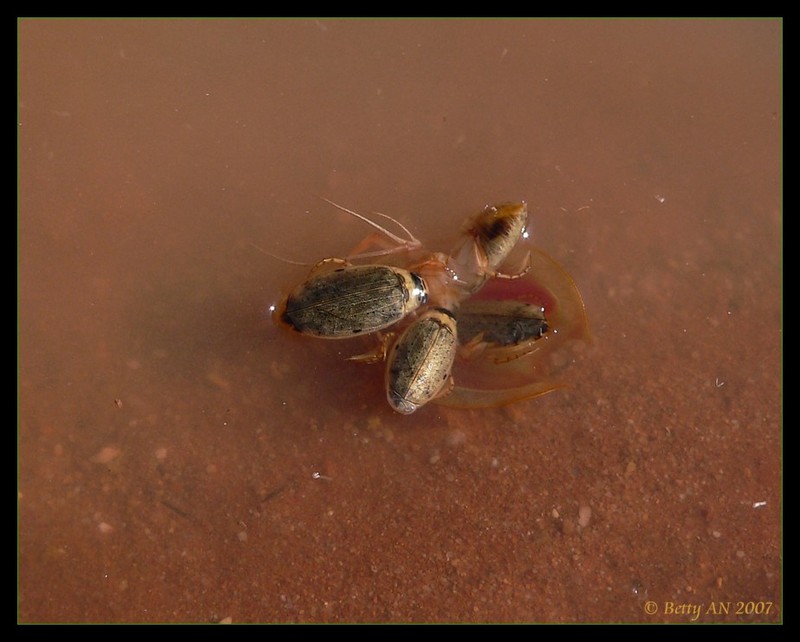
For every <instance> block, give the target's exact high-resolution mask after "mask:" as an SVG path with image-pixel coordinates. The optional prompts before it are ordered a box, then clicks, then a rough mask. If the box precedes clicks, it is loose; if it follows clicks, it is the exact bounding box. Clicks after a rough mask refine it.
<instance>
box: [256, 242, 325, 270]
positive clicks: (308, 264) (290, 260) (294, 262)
mask: <svg viewBox="0 0 800 642" xmlns="http://www.w3.org/2000/svg"><path fill="white" fill-rule="evenodd" d="M250 245H252V246H253V247H254V248H255V249H257V250H258V251H259V252H261V253H262V254H266V255H267V256H269V257H272V258H273V259H278V260H279V261H283V262H284V263H289V264H290V265H302V266H304V267H311V266H312V265H313V264H312V263H303V262H301V261H292V259H287V258H285V257H283V256H278V255H277V254H273V253H272V252H270V251H268V250H265V249H264V248H263V247H259V246H258V245H256V244H255V243H253V242H251V243H250Z"/></svg>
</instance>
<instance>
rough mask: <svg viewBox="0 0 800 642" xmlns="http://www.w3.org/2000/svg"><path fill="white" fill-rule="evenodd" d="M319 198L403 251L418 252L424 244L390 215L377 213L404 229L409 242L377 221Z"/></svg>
mask: <svg viewBox="0 0 800 642" xmlns="http://www.w3.org/2000/svg"><path fill="white" fill-rule="evenodd" d="M319 198H321V199H322V200H323V201H325V202H326V203H328V204H330V205H333V206H334V207H335V208H336V209H338V210H341V211H342V212H346V213H347V214H350V215H351V216H355V217H356V218H358V219H361V220H362V221H364V222H365V223H367V224H368V225H371V226H372V227H374V228H375V229H376V230H378V231H379V232H380V233H381V234H383V235H384V236H386V237H387V238H389V239H391V240H392V241H394V242H395V243H397V245H398V246H399V247H400V248H402V249H406V250H416V249H417V248H418V247H420V246H421V245H422V243H421V242H420V241H419V239H417V238H415V237H414V235H413V234H412V233H411V232H410V231H409V229H408V228H407V227H406V226H405V225H403V224H402V223H401V222H400V221H398V220H397V219H395V218H392V217H391V216H389V215H388V214H383V213H381V212H375V214H377V215H378V216H382V217H383V218H386V219H389V220H390V221H391V222H392V223H394V224H395V225H397V226H398V227H399V228H400V229H402V230H403V232H405V233H406V234H407V235H408V240H406V239H403V238H401V237H399V236H397V234H394V233H392V232H390V231H389V230H387V229H386V228H385V227H383V226H382V225H378V224H377V223H376V222H375V221H373V220H370V219H368V218H367V217H366V216H364V215H363V214H359V213H358V212H354V211H353V210H350V209H347V208H346V207H344V206H342V205H339V204H338V203H334V202H333V201H332V200H330V199H327V198H325V197H324V196H320V197H319ZM395 251H396V250H395ZM386 253H387V252H386V251H380V252H374V253H373V252H369V253H364V254H360V255H359V256H362V257H364V256H379V255H381V254H386Z"/></svg>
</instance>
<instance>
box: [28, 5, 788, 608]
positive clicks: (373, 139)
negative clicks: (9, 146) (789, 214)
mask: <svg viewBox="0 0 800 642" xmlns="http://www.w3.org/2000/svg"><path fill="white" fill-rule="evenodd" d="M19 37H20V51H19V56H20V92H19V93H20V96H19V98H20V103H19V147H20V151H19V156H20V185H19V195H20V210H19V292H20V294H19V328H20V329H19V362H20V384H19V593H20V595H19V598H20V602H19V619H20V620H21V621H25V622H43V621H50V622H64V621H69V622H77V621H80V622H84V621H113V622H120V621H135V622H159V621H170V622H172V621H183V622H214V621H221V620H228V619H229V620H231V621H233V622H282V621H298V622H339V621H354V622H364V621H380V622H407V621H415V622H416V621H435V622H440V621H443V622H455V621H502V622H512V621H513V622H519V621H536V622H540V621H556V622H571V621H576V622H586V621H626V622H628V621H630V622H651V621H667V622H684V621H689V620H691V619H697V620H699V621H706V622H711V621H726V622H743V621H778V620H780V619H781V618H782V610H781V599H782V598H781V593H780V587H781V571H782V563H781V534H780V525H781V501H782V499H781V494H780V489H781V484H780V466H781V457H780V430H781V385H780V384H781V375H780V363H781V341H782V337H781V328H782V311H781V223H782V218H781V210H780V207H781V200H780V193H781V190H780V188H781V185H780V181H781V173H780V168H781V165H780V140H781V113H780V108H781V93H780V92H781V72H780V55H781V24H780V22H779V21H775V20H737V21H681V20H679V21H649V20H640V21H616V20H603V21H557V20H494V21H484V20H480V21H478V20H465V21H457V20H445V21H433V20H431V21H417V20H391V21H365V20H358V21H347V20H323V21H315V20H297V21H293V20H247V21H239V20H223V21H218V20H201V21H139V20H79V21H75V20H23V21H22V22H21V23H20V27H19ZM320 196H323V197H326V198H330V199H332V200H334V201H337V202H339V203H342V204H344V205H347V206H348V207H352V208H354V209H357V210H359V211H363V212H369V211H371V210H380V211H382V212H386V213H390V214H392V215H394V216H395V217H397V218H399V219H401V220H402V221H403V222H404V223H405V224H407V225H408V226H409V227H410V228H411V229H413V230H414V232H415V233H416V234H417V236H419V237H420V238H421V239H423V240H424V241H425V243H426V244H427V245H428V246H429V247H432V248H434V249H446V248H447V247H449V245H450V244H451V243H452V241H454V240H455V238H456V237H457V236H458V233H459V225H460V224H461V221H462V220H463V219H464V218H465V217H466V216H467V215H469V214H471V213H473V212H475V211H476V210H477V209H479V208H480V207H482V206H483V205H484V204H485V203H491V202H498V201H504V200H512V199H513V200H516V199H524V200H527V201H528V202H529V204H530V210H531V224H532V225H531V227H532V230H533V234H534V238H535V242H536V244H537V245H538V246H539V247H541V248H543V249H544V250H545V251H547V252H548V253H550V254H551V255H553V256H554V257H555V258H557V259H558V260H559V261H561V262H562V263H563V264H564V265H565V266H566V267H567V269H569V271H570V272H571V273H572V274H573V276H574V278H575V280H576V282H577V283H578V285H579V287H580V289H581V292H582V294H583V296H584V298H585V301H586V306H587V310H588V313H589V317H590V320H591V324H592V331H593V335H594V343H593V344H592V346H591V347H590V348H589V349H588V350H584V351H583V352H582V353H580V354H579V355H578V356H576V358H575V360H574V363H572V364H570V365H569V367H568V368H566V370H565V373H566V375H567V379H568V380H569V382H570V383H571V387H570V388H568V389H566V390H564V391H558V392H554V393H552V394H550V395H547V396H545V397H542V398H539V399H535V400H532V401H529V402H524V403H520V404H517V405H513V406H510V407H508V408H501V409H495V410H481V411H478V410H463V409H461V410H460V409H454V408H445V407H441V406H428V407H426V408H424V409H423V410H421V411H419V412H418V413H416V414H414V415H411V416H408V417H406V416H400V415H397V414H395V413H393V412H392V411H391V410H390V409H389V407H388V405H387V404H386V402H385V398H384V393H383V387H382V386H383V384H382V373H381V369H380V367H377V368H375V367H369V366H364V365H363V364H356V363H351V362H345V361H343V359H342V355H341V354H340V353H342V354H349V351H348V350H347V349H346V348H344V347H343V346H342V345H331V344H330V343H328V342H317V341H312V340H303V339H300V338H296V337H290V336H289V335H288V334H286V333H284V332H282V331H279V330H278V329H277V328H275V327H274V326H273V324H272V323H271V322H270V320H269V318H268V313H267V310H268V306H269V305H270V304H271V303H274V302H275V301H276V300H277V299H278V298H279V296H280V295H281V293H282V292H284V291H285V290H286V288H287V287H289V286H291V285H293V284H294V283H296V282H298V281H299V280H302V278H303V277H304V275H305V273H306V271H307V269H306V268H303V267H298V266H295V265H291V264H288V263H284V262H280V261H276V260H275V259H272V258H270V257H269V256H265V255H264V254H263V253H260V252H259V251H257V250H256V249H255V248H253V246H252V245H251V243H255V244H257V245H259V246H260V247H262V248H264V249H266V250H267V251H269V252H273V253H277V254H280V255H282V256H285V257H286V258H289V259H292V260H295V261H301V262H308V263H313V262H315V261H317V260H318V259H320V258H323V257H325V256H334V255H340V254H342V253H343V252H345V251H347V250H348V249H349V248H351V247H352V246H353V245H354V244H355V243H357V242H358V241H359V240H360V239H361V238H362V237H363V236H364V235H365V234H366V230H365V229H364V227H363V225H362V224H360V223H359V222H357V221H355V220H353V219H351V218H349V217H347V216H345V215H343V214H341V213H340V212H337V211H336V210H334V209H333V208H331V207H330V206H328V205H327V204H325V203H324V202H323V201H321V200H320V199H319V197H320ZM739 603H741V604H742V606H740V605H739ZM751 603H752V604H751ZM724 605H728V609H729V610H728V612H726V611H724V610H723V606H724ZM748 605H750V606H748ZM695 615H696V618H695Z"/></svg>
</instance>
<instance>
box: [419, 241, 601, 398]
mask: <svg viewBox="0 0 800 642" xmlns="http://www.w3.org/2000/svg"><path fill="white" fill-rule="evenodd" d="M530 266H531V268H530V270H529V271H528V273H527V274H526V275H525V276H523V277H521V278H519V279H516V280H513V281H507V280H502V279H492V280H491V281H489V282H487V283H486V285H485V286H484V287H483V288H482V289H481V291H480V292H479V293H478V294H477V295H475V298H474V300H476V301H478V300H479V301H496V302H498V303H504V302H506V301H518V302H524V303H529V304H532V305H534V306H536V307H539V308H541V309H543V311H544V317H545V319H546V324H547V327H548V329H547V331H546V332H544V333H542V334H537V333H535V332H534V333H532V334H531V335H530V336H527V337H525V338H522V339H521V340H519V341H516V342H511V343H509V344H506V345H502V344H501V342H497V343H494V344H492V343H489V345H488V346H487V349H485V350H482V351H478V352H477V353H474V352H473V353H470V352H469V351H468V352H467V354H466V355H459V356H458V357H457V358H456V360H455V363H454V365H453V379H454V381H455V386H454V388H453V390H452V392H450V394H448V395H445V396H441V397H438V398H437V399H435V402H436V403H440V404H442V405H445V406H456V407H460V408H491V407H496V406H503V405H507V404H510V403H514V402H517V401H522V400H525V399H531V398H533V397H537V396H539V395H543V394H545V393H548V392H551V391H553V390H556V389H558V388H561V387H563V385H564V384H562V383H560V382H558V381H556V380H554V378H553V373H552V370H553V367H552V363H551V361H552V359H551V357H552V356H553V355H554V354H555V353H557V352H558V351H560V350H563V349H565V348H567V346H568V345H569V344H570V343H571V342H573V341H576V340H577V341H584V342H588V341H589V340H590V333H589V323H588V319H587V317H586V310H585V308H584V305H583V300H582V298H581V295H580V293H579V292H578V288H577V287H576V285H575V282H574V281H573V280H572V277H571V276H570V275H569V274H568V273H567V272H566V270H565V269H564V268H563V267H562V266H561V265H560V264H559V263H558V262H557V261H555V260H554V259H553V258H551V257H550V256H548V255H547V254H545V253H544V252H542V251H540V250H531V252H530Z"/></svg>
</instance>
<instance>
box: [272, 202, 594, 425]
mask: <svg viewBox="0 0 800 642" xmlns="http://www.w3.org/2000/svg"><path fill="white" fill-rule="evenodd" d="M328 202H330V201H328ZM332 204H333V203H332ZM334 205H335V204H334ZM336 207H339V208H340V209H342V210H344V211H345V212H348V213H350V214H352V215H354V216H357V217H358V218H360V219H362V220H364V221H366V222H367V223H369V224H370V225H372V226H373V227H375V228H377V229H378V231H379V232H381V234H382V235H383V236H382V237H376V236H375V235H373V236H371V237H369V239H368V240H367V241H366V242H364V243H362V244H360V245H359V246H358V251H355V252H354V253H353V254H351V255H350V256H349V257H348V258H347V259H333V258H331V259H325V260H323V261H321V262H320V263H318V264H317V265H316V266H315V267H314V268H313V269H312V270H311V273H310V274H309V276H308V277H307V278H306V280H305V281H304V282H303V283H301V284H299V285H298V286H297V287H295V288H294V289H293V290H292V291H291V292H290V293H289V294H288V295H287V296H286V297H284V299H283V300H282V301H281V303H280V304H279V305H278V306H277V307H276V309H275V318H276V319H277V320H278V321H279V322H280V323H281V324H282V325H284V326H287V327H289V328H291V329H293V330H295V331H297V332H299V333H301V334H304V335H308V336H314V337H319V338H326V339H344V338H352V337H356V336H362V335H365V334H371V333H377V334H378V335H379V336H380V337H381V342H380V346H379V347H378V348H377V349H376V350H374V351H372V352H369V353H367V354H366V355H358V356H356V357H351V358H355V359H359V360H363V361H378V360H382V359H386V364H387V365H386V375H385V379H386V390H387V398H388V399H389V403H390V405H391V406H392V407H393V408H394V409H395V410H397V411H398V412H401V413H403V414H409V413H411V412H414V411H415V410H416V409H417V408H419V407H421V406H422V405H424V404H426V403H427V402H429V401H431V400H435V401H437V402H440V403H443V404H446V405H454V406H462V407H485V406H494V405H502V404H505V403H510V402H513V401H517V400H520V399H525V398H529V397H532V396H536V395H539V394H544V393H545V392H548V391H550V390H553V389H556V388H557V387H559V386H558V384H553V383H550V382H549V379H546V378H540V377H539V372H538V371H539V365H540V363H541V362H542V361H543V358H544V357H545V356H546V355H548V354H549V353H551V352H552V351H553V348H554V347H557V346H559V345H560V344H563V342H564V341H563V340H562V339H569V338H583V337H582V335H585V333H586V332H587V330H586V324H585V313H584V311H583V303H582V301H581V300H580V295H579V294H578V291H577V288H575V287H574V283H573V282H572V280H571V278H570V277H569V275H568V274H566V272H565V271H564V270H563V268H561V266H559V265H558V264H557V263H555V261H553V260H552V259H549V257H546V255H543V254H542V253H539V252H536V251H533V252H531V251H528V252H527V253H526V256H525V258H524V260H523V261H522V263H521V264H520V265H521V267H520V268H519V269H516V270H515V271H512V272H511V273H505V272H503V271H502V269H501V268H502V266H503V264H504V262H505V261H506V259H507V258H508V257H509V255H510V254H511V251H512V250H513V249H514V247H515V246H516V245H517V242H518V241H519V240H520V239H522V238H526V236H527V235H526V232H525V225H526V222H527V206H526V205H525V203H506V204H503V205H500V206H488V207H486V208H484V209H483V210H482V211H481V212H479V213H478V214H477V215H476V216H473V217H470V218H469V219H468V220H467V222H466V223H465V225H464V227H463V229H462V236H461V238H460V239H459V241H458V243H457V244H456V245H455V247H454V248H453V249H452V250H451V252H450V253H449V254H445V253H441V252H425V251H422V250H421V249H420V248H421V243H420V242H419V241H418V240H417V239H415V238H414V236H413V235H412V234H411V233H410V232H409V231H408V230H407V229H406V228H405V227H404V226H402V224H400V223H398V222H397V221H395V223H397V224H398V225H399V226H400V227H401V228H402V229H403V231H404V232H405V233H406V234H407V236H408V239H402V238H400V237H398V236H396V235H394V234H392V233H391V232H389V231H388V230H386V229H385V228H383V227H382V226H380V225H378V224H377V223H375V222H374V221H371V220H370V219H367V218H366V217H364V216H362V215H360V214H357V213H355V212H353V211H351V210H348V209H346V208H342V207H341V206H338V205H336ZM381 216H385V217H386V218H388V219H390V220H392V221H394V219H391V217H388V216H386V215H381ZM386 239H388V241H389V242H388V243H387V242H386ZM367 243H371V244H375V245H378V246H379V249H377V250H374V251H364V248H365V247H366V246H367ZM400 252H406V253H407V255H405V256H404V261H403V267H398V266H393V265H388V263H389V260H388V258H382V259H379V261H383V262H372V263H369V264H353V263H352V261H359V260H364V259H366V258H374V257H388V256H390V255H396V254H398V253H400ZM420 252H422V256H420ZM384 262H385V263H386V264H384ZM395 262H396V261H395ZM550 279H552V280H553V282H554V284H555V285H554V290H555V291H554V292H552V293H550V295H549V298H548V296H544V298H542V296H539V297H538V298H537V297H536V296H534V297H533V299H531V296H530V291H533V292H538V294H539V295H541V294H542V293H544V292H547V288H546V287H545V286H541V287H537V286H540V285H541V283H540V282H542V281H548V280H550ZM515 283H519V286H517V285H513V284H515ZM498 284H502V286H503V288H504V290H503V291H502V292H501V291H500V290H499V289H498ZM487 285H488V286H491V287H484V286H487ZM511 285H513V287H510V286H511ZM486 292H488V293H489V294H488V295H486V294H485V293H486ZM476 293H478V296H476ZM526 297H527V299H529V300H526ZM545 300H546V302H547V304H546V306H545V305H544V304H543V303H544V301H545ZM426 303H427V304H428V305H429V306H431V307H428V308H425V307H424V306H425V305H426ZM546 308H548V310H547V318H545V314H544V312H545V309H546ZM409 315H412V316H416V315H418V316H417V318H416V319H415V320H413V321H412V322H411V324H410V325H408V327H406V328H405V329H403V328H402V326H403V325H404V319H405V318H406V317H408V316H409ZM457 317H458V318H460V321H458V322H457V321H456V318H457ZM553 320H555V321H556V323H555V326H554V327H553V332H550V333H548V331H549V330H550V328H551V324H552V322H553ZM459 324H462V325H463V326H464V330H465V332H463V333H461V334H462V337H465V339H464V340H463V341H462V343H463V344H464V345H462V346H461V348H458V349H457V348H456V345H457V342H456V337H457V335H458V334H459V332H458V329H457V328H458V326H459ZM572 326H575V327H572ZM396 328H400V330H401V334H400V336H399V338H396V339H395V337H396ZM384 331H387V332H384ZM545 335H547V336H546V338H547V339H552V341H550V342H549V343H546V344H545V345H543V346H542V345H539V344H537V343H536V342H538V341H539V340H540V339H542V338H543V337H545ZM390 345H391V347H390ZM456 352H458V353H459V355H460V356H459V357H458V358H457V357H456ZM454 362H455V363H456V366H457V367H456V369H457V372H458V379H459V381H458V385H454V384H453V379H452V378H451V370H452V368H453V364H454ZM517 362H518V363H517ZM462 375H463V376H464V380H463V382H462V381H461V377H462Z"/></svg>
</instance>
